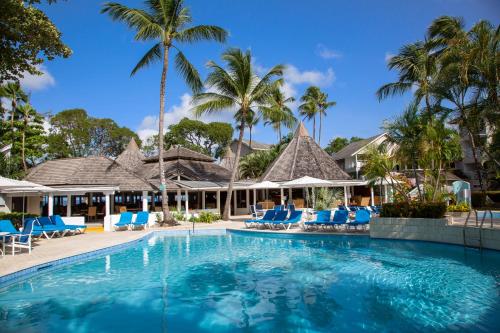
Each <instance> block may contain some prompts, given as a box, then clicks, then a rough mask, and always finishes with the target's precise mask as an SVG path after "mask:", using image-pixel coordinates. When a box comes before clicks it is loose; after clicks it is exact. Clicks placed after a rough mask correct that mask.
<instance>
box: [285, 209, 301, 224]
mask: <svg viewBox="0 0 500 333" xmlns="http://www.w3.org/2000/svg"><path fill="white" fill-rule="evenodd" d="M301 219H302V211H301V210H294V211H293V212H291V213H290V217H289V218H288V220H287V221H288V222H294V223H295V222H299V221H300V220H301Z"/></svg>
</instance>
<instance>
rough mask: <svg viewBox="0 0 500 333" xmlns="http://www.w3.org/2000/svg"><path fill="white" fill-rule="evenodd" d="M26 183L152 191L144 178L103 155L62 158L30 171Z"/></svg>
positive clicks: (152, 186) (151, 187)
mask: <svg viewBox="0 0 500 333" xmlns="http://www.w3.org/2000/svg"><path fill="white" fill-rule="evenodd" d="M25 179H26V180H29V181H32V182H35V183H38V184H42V185H46V186H51V185H115V186H119V188H120V191H152V190H156V188H155V186H154V185H152V184H151V183H150V182H148V181H147V180H146V179H144V178H141V177H140V176H138V175H136V174H135V173H134V172H132V171H131V170H129V169H127V168H124V167H123V166H122V165H121V164H120V163H118V162H116V161H113V160H112V159H110V158H107V157H104V156H91V157H78V158H63V159H59V160H53V161H47V162H44V163H42V164H40V165H38V166H36V167H35V168H33V169H32V170H31V171H30V173H29V174H28V176H26V178H25Z"/></svg>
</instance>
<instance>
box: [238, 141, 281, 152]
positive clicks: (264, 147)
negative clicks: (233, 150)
mask: <svg viewBox="0 0 500 333" xmlns="http://www.w3.org/2000/svg"><path fill="white" fill-rule="evenodd" d="M234 141H235V142H238V141H237V140H234ZM241 143H242V144H244V145H245V146H248V148H251V149H253V150H268V149H271V146H272V145H271V144H268V143H262V142H257V141H255V140H252V146H251V147H250V141H249V140H243V141H241Z"/></svg>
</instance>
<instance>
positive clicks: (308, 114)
mask: <svg viewBox="0 0 500 333" xmlns="http://www.w3.org/2000/svg"><path fill="white" fill-rule="evenodd" d="M318 91H319V88H317V87H309V88H307V89H306V92H305V93H304V95H303V96H302V97H301V98H300V100H301V101H302V102H303V103H302V104H301V105H300V106H299V115H301V116H303V117H304V119H307V120H311V119H312V120H313V140H316V115H317V114H318V113H319V109H318V104H316V103H315V97H317V93H318Z"/></svg>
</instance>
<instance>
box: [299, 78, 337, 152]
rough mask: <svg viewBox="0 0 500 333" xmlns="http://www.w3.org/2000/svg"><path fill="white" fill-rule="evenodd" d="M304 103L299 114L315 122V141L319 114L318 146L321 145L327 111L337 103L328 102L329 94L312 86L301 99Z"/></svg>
mask: <svg viewBox="0 0 500 333" xmlns="http://www.w3.org/2000/svg"><path fill="white" fill-rule="evenodd" d="M300 100H301V101H302V102H304V103H303V104H302V105H300V106H299V113H300V114H301V115H303V116H304V117H305V118H307V119H308V120H310V119H312V120H313V139H314V140H316V114H319V131H318V144H321V127H322V123H323V117H324V116H326V111H327V110H328V109H329V108H330V107H332V106H335V105H336V104H337V103H336V102H333V101H328V94H326V93H324V92H322V91H321V90H320V89H319V88H318V87H314V86H311V87H309V88H307V89H306V92H305V93H304V95H303V96H302V98H301V99H300Z"/></svg>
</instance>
